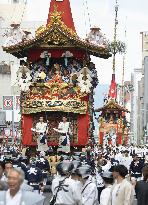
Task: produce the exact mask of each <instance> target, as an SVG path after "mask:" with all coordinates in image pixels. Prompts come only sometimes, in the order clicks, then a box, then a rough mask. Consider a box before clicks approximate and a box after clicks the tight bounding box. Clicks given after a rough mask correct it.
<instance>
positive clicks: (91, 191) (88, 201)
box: [81, 177, 99, 205]
mask: <svg viewBox="0 0 148 205" xmlns="http://www.w3.org/2000/svg"><path fill="white" fill-rule="evenodd" d="M81 194H82V204H83V205H98V204H99V202H98V190H97V186H96V184H95V183H94V182H92V178H91V177H90V178H89V179H88V180H87V181H86V182H85V184H84V185H83V186H82V191H81Z"/></svg>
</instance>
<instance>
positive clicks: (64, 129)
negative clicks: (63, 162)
mask: <svg viewBox="0 0 148 205" xmlns="http://www.w3.org/2000/svg"><path fill="white" fill-rule="evenodd" d="M58 130H59V131H60V133H62V134H64V133H65V135H60V138H59V148H58V151H62V152H67V153H68V152H70V139H69V134H70V133H71V130H70V122H65V123H64V122H60V123H59V126H58ZM65 138H66V139H67V145H65V146H63V145H61V143H62V142H63V141H64V140H65Z"/></svg>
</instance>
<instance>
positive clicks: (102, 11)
mask: <svg viewBox="0 0 148 205" xmlns="http://www.w3.org/2000/svg"><path fill="white" fill-rule="evenodd" d="M7 1H8V0H0V3H1V2H7ZM27 2H28V3H27V7H26V11H27V20H31V21H32V20H35V21H45V22H46V20H47V16H48V10H49V5H50V0H28V1H27ZM86 2H87V3H88V10H87V9H86V4H85V3H86ZM70 3H71V8H72V14H73V19H74V22H75V26H76V30H77V33H78V35H79V36H80V37H82V38H84V37H85V35H86V31H87V32H88V31H89V27H90V23H89V18H88V13H89V14H90V22H91V25H97V26H99V27H100V28H101V29H102V32H103V33H105V34H106V37H107V38H109V39H110V40H111V39H113V26H114V15H115V13H114V5H115V0H70ZM118 4H119V12H118V20H119V24H118V39H120V40H123V41H126V43H127V55H126V60H125V68H126V69H125V80H129V79H130V76H131V72H132V71H133V69H134V68H139V67H141V65H142V63H141V58H142V56H141V42H142V40H141V35H140V32H141V31H147V30H148V20H147V19H148V12H147V9H148V0H118ZM125 28H126V30H127V37H126V40H125V37H124V36H125V35H124V31H125ZM93 60H94V62H95V63H96V67H97V71H98V76H99V81H100V83H105V84H108V83H110V80H111V73H112V58H110V59H108V60H104V59H99V58H93ZM121 73H122V56H117V64H116V79H117V82H118V83H121V78H122V76H121Z"/></svg>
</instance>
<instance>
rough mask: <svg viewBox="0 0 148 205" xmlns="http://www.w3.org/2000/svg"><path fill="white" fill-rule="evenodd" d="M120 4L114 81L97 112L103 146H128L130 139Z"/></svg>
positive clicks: (115, 46) (112, 48) (116, 11)
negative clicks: (119, 71) (119, 79)
mask: <svg viewBox="0 0 148 205" xmlns="http://www.w3.org/2000/svg"><path fill="white" fill-rule="evenodd" d="M117 14H118V2H117V0H116V5H115V25H114V40H113V42H110V43H109V47H110V51H111V53H112V54H113V55H112V56H113V64H112V79H111V84H110V87H109V92H108V97H107V98H106V99H105V100H104V105H103V107H101V108H98V109H96V110H95V112H99V118H98V119H99V134H98V135H99V136H98V138H99V139H98V141H99V144H101V145H114V146H116V145H122V144H127V143H128V141H129V139H128V135H129V134H128V132H129V127H128V122H127V119H126V113H129V111H128V109H126V108H125V107H124V69H125V68H124V61H125V54H126V51H125V49H126V48H125V43H123V42H121V41H119V40H117V25H118V19H117V17H118V15H117ZM117 53H120V54H123V73H122V86H121V87H122V93H121V97H122V102H121V103H119V102H118V97H119V96H118V94H119V93H118V92H117V91H118V86H119V85H117V83H116V75H115V73H116V72H115V71H116V54H117Z"/></svg>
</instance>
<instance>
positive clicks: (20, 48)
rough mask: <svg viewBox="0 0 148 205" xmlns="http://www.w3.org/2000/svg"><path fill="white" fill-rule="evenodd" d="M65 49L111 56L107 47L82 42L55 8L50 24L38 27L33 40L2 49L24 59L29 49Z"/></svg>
mask: <svg viewBox="0 0 148 205" xmlns="http://www.w3.org/2000/svg"><path fill="white" fill-rule="evenodd" d="M67 47H68V48H75V49H81V50H84V51H87V53H88V54H91V55H94V56H98V57H101V58H109V57H110V56H111V54H110V53H109V50H108V48H107V47H105V46H102V45H95V44H93V43H90V42H88V41H85V40H82V39H81V38H80V37H79V36H78V35H77V34H76V33H75V32H74V31H73V30H72V29H70V28H68V27H67V26H66V25H65V24H64V22H63V21H62V17H61V13H60V12H58V11H57V9H56V8H55V10H54V11H53V13H52V14H51V21H50V23H49V24H48V25H47V26H46V27H45V26H40V27H39V28H38V29H37V31H36V34H35V38H33V39H29V40H24V41H21V42H19V43H17V44H15V45H11V46H9V47H3V50H4V51H6V52H7V53H11V54H13V55H14V56H16V57H26V56H27V55H28V51H29V49H31V48H42V49H45V48H46V49H53V48H54V49H64V48H66V49H67Z"/></svg>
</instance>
